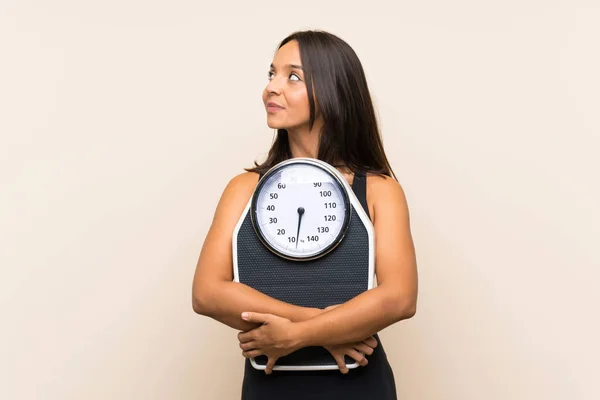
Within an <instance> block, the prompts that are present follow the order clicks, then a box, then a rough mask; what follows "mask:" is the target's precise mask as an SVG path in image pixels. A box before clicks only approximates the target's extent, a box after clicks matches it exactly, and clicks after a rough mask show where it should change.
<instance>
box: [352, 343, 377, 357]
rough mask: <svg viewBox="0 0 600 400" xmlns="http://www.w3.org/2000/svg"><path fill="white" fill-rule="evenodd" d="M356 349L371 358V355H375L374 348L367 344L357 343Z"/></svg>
mask: <svg viewBox="0 0 600 400" xmlns="http://www.w3.org/2000/svg"><path fill="white" fill-rule="evenodd" d="M354 349H355V350H358V351H360V352H361V353H363V354H366V355H368V356H370V355H371V354H373V348H372V347H369V346H367V345H366V344H364V343H362V342H361V343H356V344H355V345H354Z"/></svg>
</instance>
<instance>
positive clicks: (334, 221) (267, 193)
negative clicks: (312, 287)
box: [251, 158, 351, 261]
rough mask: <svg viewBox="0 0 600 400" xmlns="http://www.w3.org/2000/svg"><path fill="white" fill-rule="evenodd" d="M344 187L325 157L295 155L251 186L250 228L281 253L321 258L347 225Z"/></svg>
mask: <svg viewBox="0 0 600 400" xmlns="http://www.w3.org/2000/svg"><path fill="white" fill-rule="evenodd" d="M342 180H344V181H342ZM347 187H348V184H347V182H345V179H344V177H343V176H342V175H341V174H340V173H339V172H338V171H337V170H336V169H335V168H333V167H332V166H331V165H329V164H327V163H325V162H323V161H320V160H317V159H310V158H294V159H290V160H286V161H284V162H282V163H279V164H278V165H276V166H274V167H273V168H271V169H270V170H269V171H268V172H267V173H266V174H265V175H264V176H263V178H262V179H261V180H260V182H259V183H258V185H257V187H256V189H255V192H254V195H253V197H252V203H251V216H252V224H253V226H254V229H255V231H256V233H257V234H258V236H259V238H260V240H261V241H262V242H263V244H264V245H265V246H266V247H267V248H269V250H271V251H272V252H274V253H275V254H277V255H279V256H281V257H284V258H287V259H292V260H298V261H302V260H313V259H315V258H318V257H322V256H323V255H325V254H327V253H328V252H330V251H331V250H333V249H334V248H335V247H336V246H337V245H338V244H339V243H340V242H341V240H342V239H343V237H344V235H345V233H346V230H347V228H348V223H349V221H350V215H351V214H350V207H351V206H350V201H349V198H348V189H347Z"/></svg>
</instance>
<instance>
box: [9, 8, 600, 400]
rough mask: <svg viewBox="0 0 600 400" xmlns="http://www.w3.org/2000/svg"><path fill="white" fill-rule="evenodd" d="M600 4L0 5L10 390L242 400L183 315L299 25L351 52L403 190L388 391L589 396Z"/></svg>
mask: <svg viewBox="0 0 600 400" xmlns="http://www.w3.org/2000/svg"><path fill="white" fill-rule="evenodd" d="M598 21H600V5H599V3H598V2H597V1H592V0H590V1H585V0H571V1H553V0H546V1H541V0H537V1H536V0H519V1H516V0H509V1H502V2H500V1H496V2H489V1H488V2H483V1H475V0H457V1H453V2H448V1H442V0H429V1H420V2H400V3H398V2H378V1H370V2H366V3H365V2H349V1H337V2H323V1H319V2H310V1H309V2H296V3H293V2H263V1H260V2H256V1H252V2H246V1H230V2H223V4H222V5H215V2H201V1H191V0H189V1H184V0H172V1H169V2H167V1H163V2H159V1H140V0H119V1H116V0H107V1H102V2H81V1H74V0H73V1H67V0H54V1H51V2H50V1H48V2H45V1H40V0H37V1H36V0H32V1H7V0H2V1H1V2H0V134H1V139H0V140H1V142H0V227H1V229H0V249H1V250H0V267H1V276H0V302H1V310H0V312H1V314H0V321H1V324H2V328H1V330H0V354H1V359H2V362H1V364H0V398H2V399H11V400H12V399H19V400H20V399H27V400H29V399H47V400H67V399H73V400H75V399H78V400H79V399H86V400H105V399H112V400H131V399H144V400H158V399H160V400H163V399H164V400H167V399H169V400H170V399H190V400H192V399H211V400H212V399H219V400H220V399H227V400H228V399H236V398H239V393H240V385H241V378H242V369H243V357H242V356H241V352H240V350H239V348H238V345H237V340H236V333H237V332H235V331H234V330H232V329H230V328H228V327H226V326H224V325H221V324H219V323H217V322H215V321H212V320H210V319H208V318H206V317H202V316H199V315H196V314H194V312H193V311H192V305H191V285H192V277H193V273H194V269H195V265H196V261H197V257H198V254H199V252H200V249H201V246H202V243H203V240H204V237H205V234H206V232H207V230H208V228H209V225H210V222H211V220H212V216H213V211H214V208H215V206H216V204H217V201H218V199H219V196H220V194H221V192H222V190H223V189H224V187H225V185H226V184H227V182H228V181H229V179H230V178H231V177H233V176H234V175H236V174H238V173H240V172H242V168H244V167H248V166H251V165H252V162H253V161H254V160H255V159H259V160H260V159H262V158H263V157H264V156H265V154H266V152H267V150H268V148H269V146H270V144H271V141H272V139H273V131H272V130H270V129H269V128H268V127H267V126H266V122H265V121H266V119H265V111H264V108H263V106H262V103H261V99H260V95H261V91H262V89H263V87H264V86H265V85H266V83H267V71H268V66H269V63H270V62H271V59H272V56H273V53H274V50H275V48H276V45H277V43H278V42H279V41H280V40H281V39H283V38H284V37H285V36H287V34H289V33H291V32H293V31H295V30H297V29H305V28H318V29H325V30H328V31H330V32H332V33H335V34H337V35H339V36H341V37H342V38H343V39H345V40H346V41H348V43H349V44H350V45H351V46H352V47H353V48H354V49H355V51H356V52H357V54H358V55H359V57H360V58H361V60H362V62H363V66H364V68H365V71H366V74H367V77H368V81H369V85H370V88H371V91H372V94H373V98H374V101H375V104H376V106H377V109H378V113H379V117H380V121H381V127H382V132H383V137H384V142H385V146H386V151H387V153H388V156H389V158H390V160H391V163H392V166H393V168H394V169H395V171H396V173H397V175H398V178H399V181H400V183H401V184H402V185H403V187H404V189H405V191H406V195H407V198H408V201H409V206H410V212H411V221H412V232H413V235H414V240H415V246H416V249H417V256H418V267H419V274H420V294H419V304H418V312H417V315H416V316H415V317H414V318H413V319H411V320H408V321H403V322H400V323H398V324H396V325H394V326H392V327H390V328H388V329H385V330H384V331H383V332H382V334H381V338H382V341H383V343H384V345H385V347H386V349H387V352H388V356H389V359H390V362H391V364H392V366H393V369H394V373H395V376H396V383H397V387H398V393H399V398H400V399H419V400H434V399H435V400H471V399H473V400H480V399H486V400H496V399H498V400H500V399H503V400H504V399H511V400H530V399H544V400H558V399H561V400H576V399H577V400H579V399H581V400H584V399H585V400H588V399H589V400H591V399H597V398H600V388H599V387H598V376H600V375H599V368H598V366H597V362H598V359H599V358H600V351H599V347H600V346H599V345H598V338H599V337H600V329H599V323H598V322H599V321H598V320H599V317H598V315H599V311H598V305H599V304H600V301H599V300H600V298H599V297H600V296H599V294H598V292H599V290H598V289H599V284H598V282H599V280H600V272H599V270H600V256H599V255H598V246H597V244H598V240H599V239H600V228H599V226H600V216H599V211H598V204H600V190H599V188H598V186H599V181H600V179H599V171H600V165H599V161H598V159H597V155H598V151H599V148H600V120H599V117H598V111H599V110H600V96H599V93H600V79H599V75H598V71H600V51H599V50H598V49H599V44H598V43H599V42H598V38H600V24H598Z"/></svg>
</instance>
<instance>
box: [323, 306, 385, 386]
mask: <svg viewBox="0 0 600 400" xmlns="http://www.w3.org/2000/svg"><path fill="white" fill-rule="evenodd" d="M338 306H339V304H334V305H331V306H329V307H325V310H324V311H329V310H333V309H334V308H336V307H338ZM377 344H378V343H377V339H375V338H374V337H373V336H370V337H368V338H367V339H365V340H363V341H362V342H356V343H347V344H338V345H334V346H325V349H327V351H329V352H330V353H331V355H332V356H333V358H334V359H335V361H336V363H337V365H338V367H339V369H340V372H341V373H342V374H347V373H348V367H346V360H345V359H344V356H349V357H351V358H352V359H354V360H355V361H356V362H358V364H359V365H360V366H361V367H364V366H366V365H367V364H368V363H369V361H368V360H367V359H366V357H365V356H364V355H365V354H366V355H368V356H370V355H371V354H373V350H374V349H375V348H376V347H377ZM361 353H362V354H361Z"/></svg>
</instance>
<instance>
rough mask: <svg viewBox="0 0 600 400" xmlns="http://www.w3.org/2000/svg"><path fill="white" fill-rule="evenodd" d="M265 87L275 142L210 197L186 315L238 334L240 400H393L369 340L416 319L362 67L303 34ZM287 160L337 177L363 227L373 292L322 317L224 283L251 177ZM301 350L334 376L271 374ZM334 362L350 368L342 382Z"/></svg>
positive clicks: (403, 231) (335, 44)
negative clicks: (326, 355)
mask: <svg viewBox="0 0 600 400" xmlns="http://www.w3.org/2000/svg"><path fill="white" fill-rule="evenodd" d="M268 78H269V83H268V84H267V86H266V88H265V90H264V92H263V96H262V97H263V102H264V104H265V108H266V112H267V125H268V126H269V127H270V128H273V129H276V130H277V137H276V140H275V141H274V143H273V145H272V147H271V149H270V151H269V154H268V157H267V160H266V161H265V162H263V163H262V164H260V165H258V164H256V163H255V167H254V168H249V169H247V170H246V171H247V172H245V173H242V174H240V175H238V176H236V177H234V178H233V179H232V180H231V181H230V182H229V184H228V185H227V187H226V188H225V190H224V192H223V194H222V196H221V199H220V201H219V204H218V206H217V209H216V212H215V216H214V220H213V222H212V225H211V227H210V230H209V232H208V234H207V236H206V239H205V242H204V245H203V247H202V251H201V253H200V257H199V260H198V265H197V268H196V273H195V276H194V283H193V308H194V311H196V312H197V313H199V314H202V315H206V316H209V317H211V318H214V319H215V320H217V321H220V322H222V323H224V324H227V325H228V326H230V327H232V328H235V329H237V330H240V331H241V332H240V333H239V335H238V339H239V342H240V343H239V345H240V348H241V349H242V355H243V356H244V357H246V367H245V375H244V381H243V385H242V399H244V400H254V399H261V400H265V399H277V400H278V399H286V400H294V399H311V400H315V399H367V398H368V399H377V400H388V399H396V388H395V383H394V375H393V373H392V369H391V368H390V365H389V364H388V361H387V358H386V355H385V352H384V350H383V346H381V343H378V342H379V337H378V336H377V332H379V331H380V330H382V329H384V328H385V327H387V326H389V325H391V324H394V323H396V322H398V321H400V320H403V319H407V318H411V317H412V316H413V315H414V314H415V312H416V302H417V286H418V285H417V268H416V261H415V252H414V246H413V240H412V237H411V232H410V223H409V214H408V206H407V203H406V199H405V195H404V192H403V190H402V188H401V186H400V184H399V183H398V182H397V180H396V178H395V175H394V173H393V172H392V169H391V167H390V165H389V163H388V160H387V158H386V155H385V152H384V149H383V145H382V141H381V137H380V133H379V128H378V124H377V120H376V117H375V111H374V108H373V104H372V101H371V97H370V94H369V89H368V87H367V82H366V79H365V75H364V72H363V68H362V65H361V63H360V61H359V59H358V57H357V56H356V54H355V53H354V51H353V50H352V48H351V47H350V46H349V45H348V44H347V43H346V42H344V41H343V40H341V39H340V38H338V37H337V36H335V35H332V34H330V33H327V32H323V31H302V32H296V33H293V34H292V35H290V36H289V37H287V38H286V39H284V40H283V41H282V42H281V44H280V45H279V47H278V50H277V52H276V54H275V57H274V59H273V61H272V64H271V66H270V69H269V73H268ZM294 157H312V158H318V159H320V160H323V161H325V162H327V163H329V164H331V165H333V166H334V167H336V168H337V169H338V170H339V171H340V172H341V173H342V174H343V176H344V177H345V178H346V179H347V180H348V183H349V184H350V185H351V186H352V188H353V190H354V192H355V194H356V196H357V197H358V199H359V200H360V201H361V204H362V205H363V208H364V209H365V211H366V212H367V214H368V215H369V217H370V218H371V221H372V222H373V226H374V231H375V251H376V254H375V260H376V266H375V272H376V277H377V287H375V288H374V289H372V290H368V291H366V292H364V293H362V294H360V295H359V296H356V297H355V298H353V299H351V300H350V301H348V302H346V303H344V304H341V305H335V306H332V307H328V308H327V309H325V310H320V309H313V308H305V307H299V306H295V305H292V304H288V303H285V302H282V301H279V300H276V299H274V298H271V297H269V296H267V295H265V294H263V293H261V292H258V291H257V290H254V289H252V288H250V287H248V286H246V285H243V284H240V283H236V282H232V279H233V272H232V271H233V267H232V248H231V247H232V246H231V241H232V235H233V230H234V227H235V225H236V223H237V221H238V219H239V218H240V216H241V214H242V211H243V210H244V208H245V206H246V204H247V202H248V200H249V199H250V197H251V196H252V193H253V190H254V188H255V186H256V184H257V183H258V180H259V176H260V175H261V174H263V173H265V172H266V171H267V170H269V169H270V168H271V167H273V166H274V165H276V164H277V163H279V162H281V161H284V160H286V159H289V158H294ZM306 346H323V347H325V348H326V349H327V350H328V351H329V352H330V353H331V354H332V355H333V357H334V358H335V359H336V361H337V363H338V365H339V367H340V369H339V370H335V371H277V370H275V371H273V370H272V368H273V366H274V364H275V362H276V361H277V359H278V358H279V357H283V356H285V355H287V354H289V353H291V352H293V351H296V350H298V349H300V348H303V347H306ZM359 352H361V353H363V354H365V355H366V357H365V356H362V355H361V353H359ZM258 355H265V356H267V357H268V364H267V369H266V371H264V372H263V371H259V370H256V369H254V368H253V367H252V366H251V365H250V363H249V360H248V358H251V357H256V356H258ZM344 355H348V356H349V357H352V358H353V359H355V360H356V361H358V362H359V364H360V365H361V366H360V367H358V368H355V369H352V370H348V369H347V368H346V366H345V364H344Z"/></svg>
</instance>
